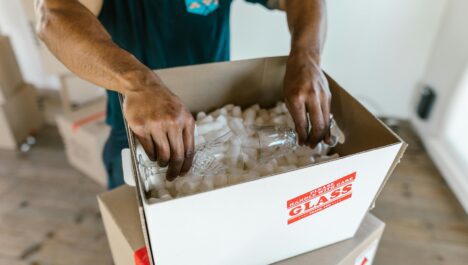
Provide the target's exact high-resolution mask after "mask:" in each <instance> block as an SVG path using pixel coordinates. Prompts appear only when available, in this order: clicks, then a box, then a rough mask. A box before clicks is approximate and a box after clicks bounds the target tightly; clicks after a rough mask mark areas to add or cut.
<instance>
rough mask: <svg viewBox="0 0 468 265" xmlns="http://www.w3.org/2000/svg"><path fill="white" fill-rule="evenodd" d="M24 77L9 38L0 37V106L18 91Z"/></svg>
mask: <svg viewBox="0 0 468 265" xmlns="http://www.w3.org/2000/svg"><path fill="white" fill-rule="evenodd" d="M22 84H23V76H22V74H21V70H20V68H19V65H18V62H17V61H16V56H15V53H14V51H13V49H12V47H11V43H10V40H9V38H8V37H6V36H1V35H0V105H1V104H4V103H5V102H6V101H7V98H8V97H10V96H11V95H13V94H14V93H15V92H16V91H18V90H19V89H20V87H21V85H22Z"/></svg>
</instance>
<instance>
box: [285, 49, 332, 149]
mask: <svg viewBox="0 0 468 265" xmlns="http://www.w3.org/2000/svg"><path fill="white" fill-rule="evenodd" d="M318 61H319V59H318V58H316V57H314V56H311V55H310V54H309V53H307V52H296V53H291V54H290V56H289V58H288V62H287V67H286V75H285V78H284V95H285V102H286V106H287V107H288V109H289V112H290V113H291V116H292V117H293V119H294V123H295V125H296V131H297V133H298V135H299V144H301V145H308V146H310V147H311V148H314V147H315V146H316V145H317V144H318V143H319V142H320V141H322V140H324V141H325V142H326V143H330V142H331V139H330V104H331V93H330V89H329V87H328V81H327V78H326V77H325V74H324V73H323V72H322V70H321V68H320V65H319V63H318ZM307 114H308V115H307Z"/></svg>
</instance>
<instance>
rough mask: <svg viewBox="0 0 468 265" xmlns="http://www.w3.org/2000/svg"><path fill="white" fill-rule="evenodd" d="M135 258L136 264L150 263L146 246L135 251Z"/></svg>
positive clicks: (145, 264)
mask: <svg viewBox="0 0 468 265" xmlns="http://www.w3.org/2000/svg"><path fill="white" fill-rule="evenodd" d="M133 259H134V260H135V265H150V262H149V258H148V251H147V250H146V246H144V247H142V248H140V249H138V250H137V251H135V253H134V254H133Z"/></svg>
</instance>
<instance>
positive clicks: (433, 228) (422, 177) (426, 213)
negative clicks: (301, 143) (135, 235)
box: [0, 125, 468, 265]
mask: <svg viewBox="0 0 468 265" xmlns="http://www.w3.org/2000/svg"><path fill="white" fill-rule="evenodd" d="M395 129H396V130H397V131H398V133H400V135H402V136H403V138H404V139H405V140H406V141H407V142H408V143H409V144H410V147H409V149H408V151H407V153H406V156H405V157H404V159H403V160H402V163H401V164H400V165H399V166H398V167H397V170H396V172H395V173H394V175H393V176H392V177H391V179H390V180H389V182H388V183H387V185H386V187H385V189H384V191H383V192H382V194H381V196H380V198H379V200H378V201H377V204H376V208H375V209H374V210H373V213H374V214H375V215H377V216H378V217H380V218H381V219H382V220H384V221H385V222H386V223H387V227H386V230H385V234H384V237H383V239H382V242H381V244H380V248H379V250H378V253H377V257H376V261H375V263H374V264H377V265H400V264H424V265H431V264H448V265H457V264H463V265H466V264H468V218H467V216H466V215H465V214H464V212H463V210H462V208H461V206H460V205H459V203H458V202H457V201H456V199H455V198H454V196H453V194H452V193H451V191H450V189H449V188H448V187H447V185H446V183H445V182H444V180H443V179H442V177H441V176H440V174H439V173H438V171H437V169H436V168H435V167H434V165H433V164H432V162H431V160H430V159H429V158H428V156H427V154H426V153H425V152H424V150H423V149H422V147H421V145H420V143H419V142H418V141H417V138H416V137H415V136H414V135H413V134H412V133H411V130H409V129H408V126H407V125H405V126H401V127H395ZM103 191H104V189H103V188H101V187H99V186H98V185H97V184H95V183H94V182H92V181H91V180H88V179H87V178H86V177H84V176H83V175H81V174H80V173H78V172H77V171H75V170H74V169H73V168H71V167H70V166H69V165H68V164H67V162H66V158H65V155H64V152H63V146H62V144H61V140H60V137H59V135H58V133H57V130H56V129H55V128H53V127H49V128H46V129H45V130H43V131H42V132H41V134H40V135H39V136H38V143H37V145H36V146H35V147H34V148H33V149H32V150H31V151H30V152H28V153H26V154H18V153H15V152H5V151H1V152H0V265H20V264H22V265H25V264H30V265H61V264H64V265H65V264H66V265H74V264H80V265H85V264H93V265H94V264H112V260H111V256H110V253H109V249H108V246H107V239H106V237H105V233H104V229H103V225H102V222H101V219H100V216H99V210H98V206H97V202H96V199H95V196H96V195H97V194H99V193H100V192H103Z"/></svg>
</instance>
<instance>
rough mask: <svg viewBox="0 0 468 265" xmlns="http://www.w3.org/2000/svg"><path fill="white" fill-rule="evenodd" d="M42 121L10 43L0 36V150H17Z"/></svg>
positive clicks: (32, 92) (29, 86) (33, 91)
mask: <svg viewBox="0 0 468 265" xmlns="http://www.w3.org/2000/svg"><path fill="white" fill-rule="evenodd" d="M42 120H43V119H42V114H41V113H40V111H39V107H38V103H37V94H36V90H35V88H34V87H33V86H31V85H28V84H24V81H23V77H22V75H21V70H20V68H19V66H18V63H17V61H16V58H15V55H14V52H13V49H12V47H11V43H10V41H9V39H8V38H7V37H5V36H0V148H2V149H10V150H11V149H17V148H18V147H19V145H20V144H21V143H22V142H24V141H25V140H26V138H27V137H28V136H29V135H32V134H35V133H36V132H37V131H38V130H39V129H40V127H41V125H42Z"/></svg>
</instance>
